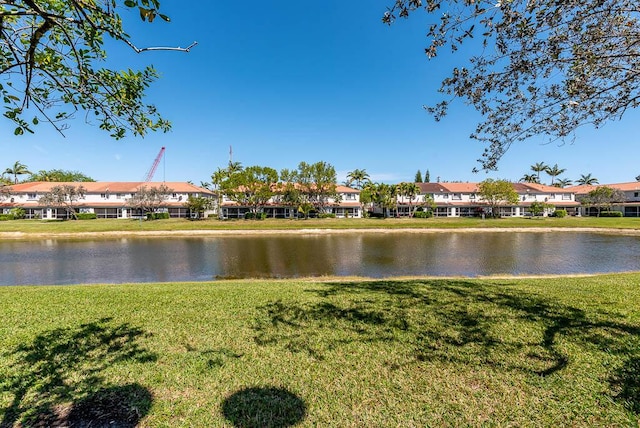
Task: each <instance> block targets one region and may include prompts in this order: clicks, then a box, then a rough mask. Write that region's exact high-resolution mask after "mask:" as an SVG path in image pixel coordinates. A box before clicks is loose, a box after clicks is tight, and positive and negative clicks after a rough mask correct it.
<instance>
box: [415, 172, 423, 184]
mask: <svg viewBox="0 0 640 428" xmlns="http://www.w3.org/2000/svg"><path fill="white" fill-rule="evenodd" d="M413 181H415V182H416V183H422V172H421V171H420V170H418V172H416V177H415V178H414V179H413Z"/></svg>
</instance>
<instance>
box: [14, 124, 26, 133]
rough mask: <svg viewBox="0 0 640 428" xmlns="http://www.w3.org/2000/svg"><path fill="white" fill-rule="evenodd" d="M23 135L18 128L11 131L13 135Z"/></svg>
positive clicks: (21, 130) (22, 131)
mask: <svg viewBox="0 0 640 428" xmlns="http://www.w3.org/2000/svg"><path fill="white" fill-rule="evenodd" d="M22 134H24V130H23V129H22V128H21V127H20V126H18V127H17V128H16V129H15V130H14V131H13V135H22Z"/></svg>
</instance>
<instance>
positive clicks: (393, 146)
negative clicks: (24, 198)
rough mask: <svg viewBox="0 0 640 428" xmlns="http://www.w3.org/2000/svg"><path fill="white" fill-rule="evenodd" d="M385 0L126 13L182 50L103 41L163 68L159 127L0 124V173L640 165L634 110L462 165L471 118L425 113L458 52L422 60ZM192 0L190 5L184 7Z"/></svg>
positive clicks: (420, 33) (130, 58)
mask: <svg viewBox="0 0 640 428" xmlns="http://www.w3.org/2000/svg"><path fill="white" fill-rule="evenodd" d="M391 2H392V0H375V1H371V0H369V1H365V0H353V1H345V0H341V1H338V0H324V1H322V2H300V1H294V0H280V1H277V2H264V1H255V0H247V1H243V2H219V1H206V2H198V3H197V7H196V6H189V7H186V6H185V4H187V3H185V2H179V1H175V0H173V1H170V0H163V1H162V2H161V3H162V11H163V13H165V14H167V15H169V16H170V17H171V19H172V21H171V22H170V23H165V22H162V21H158V22H154V23H153V24H151V25H149V24H146V23H142V22H140V20H139V18H138V17H137V15H136V14H135V13H134V12H133V11H131V12H130V11H124V12H123V18H124V21H125V27H126V29H127V30H128V32H129V34H131V36H132V39H133V42H134V43H135V44H136V45H138V46H139V47H147V46H182V47H185V46H187V45H189V44H190V43H191V42H193V41H197V42H198V46H197V47H195V48H194V49H193V50H192V51H191V52H190V53H180V52H146V53H143V54H135V53H134V52H133V51H132V50H130V49H129V48H127V47H124V46H120V45H115V44H113V45H111V44H110V45H109V59H108V63H107V65H108V66H110V67H113V68H123V67H131V68H139V67H143V66H145V65H149V64H151V65H154V66H155V67H156V69H157V70H158V71H159V73H160V74H161V77H160V79H159V80H158V81H156V82H155V83H154V85H153V86H152V87H151V88H150V90H149V92H148V101H149V102H150V103H153V104H155V105H156V107H157V108H158V109H159V111H160V112H161V113H162V115H163V116H164V117H165V118H167V119H169V120H170V121H171V122H172V124H173V129H172V131H171V132H169V133H167V134H162V133H151V134H149V135H148V136H146V137H145V138H134V137H127V138H125V139H124V140H119V141H115V140H112V139H111V138H110V137H109V136H108V134H107V133H105V132H103V131H100V130H99V129H98V128H97V127H96V126H90V125H87V124H85V123H84V115H83V114H79V115H78V117H77V120H75V121H73V122H72V123H71V128H70V129H69V130H67V131H66V133H65V135H66V136H65V137H63V136H61V135H59V134H58V133H56V132H55V131H54V130H53V129H52V128H50V127H48V126H47V125H46V124H44V123H42V124H40V125H39V126H38V127H37V128H36V129H37V131H36V133H35V134H34V135H25V136H19V137H16V136H14V135H13V132H12V130H13V126H12V124H11V123H10V122H8V121H6V120H0V132H1V133H2V135H4V136H5V138H4V139H3V140H2V142H1V143H0V144H2V147H1V149H2V165H1V167H2V169H4V168H6V167H7V166H10V165H13V163H14V162H15V161H21V162H22V163H24V164H26V165H27V166H28V167H29V168H30V169H31V170H32V171H37V170H43V169H54V168H60V169H70V170H79V171H82V172H84V173H85V174H87V175H89V176H91V177H93V178H94V179H96V180H103V181H139V180H142V179H143V177H144V175H145V173H146V172H147V170H148V169H149V167H150V166H151V164H152V163H153V160H154V158H155V157H156V155H157V153H158V152H159V150H160V148H161V147H163V146H164V147H166V153H165V159H164V161H163V162H162V163H161V165H160V167H159V169H158V171H157V173H156V175H155V180H156V181H158V180H163V179H165V180H167V181H187V180H190V181H193V182H194V183H196V184H198V183H200V182H201V181H209V179H210V176H211V173H212V172H213V171H214V170H215V169H216V168H217V167H224V166H225V165H226V163H227V162H228V160H229V147H230V146H232V147H233V160H234V161H239V162H241V163H242V164H243V165H244V166H250V165H264V166H270V167H273V168H275V169H277V170H280V169H282V168H295V167H296V166H297V165H298V163H299V162H301V161H305V162H309V163H311V162H316V161H326V162H329V163H330V164H332V165H333V166H334V167H335V168H336V170H337V171H338V178H339V180H341V181H342V180H344V177H345V176H346V174H347V172H348V171H351V170H353V169H356V168H359V169H365V170H366V171H367V172H368V173H369V174H370V176H371V178H372V179H373V180H374V181H384V182H400V181H411V180H413V178H414V176H415V173H416V171H417V170H418V169H420V170H421V171H422V172H423V173H424V171H425V170H426V169H428V170H429V171H430V174H431V181H435V180H436V179H437V177H440V179H441V180H443V181H481V180H483V179H485V178H487V177H492V178H507V179H511V180H514V181H517V180H518V179H519V178H520V177H522V175H523V174H524V173H528V172H530V171H529V167H530V165H532V164H533V163H535V162H545V163H547V164H555V163H557V164H558V165H559V166H560V167H563V168H566V169H567V172H566V173H565V174H564V175H563V176H562V177H563V178H570V179H573V180H575V179H576V178H578V177H579V176H580V174H587V173H591V174H593V175H594V176H595V177H597V178H598V179H599V180H600V182H601V183H613V182H625V181H634V177H635V176H636V175H638V174H640V166H638V162H637V156H638V154H639V151H638V149H637V148H636V135H637V131H636V129H635V124H636V123H637V121H638V119H640V114H639V113H638V112H630V113H629V114H628V115H627V116H626V117H625V119H624V120H623V121H621V122H615V123H610V124H607V125H606V126H605V127H604V128H602V129H600V130H593V129H591V128H584V129H582V130H580V131H579V132H578V133H577V135H576V138H575V141H574V142H573V143H566V144H562V143H560V144H559V143H552V144H543V143H544V141H543V140H530V141H528V142H526V143H521V144H518V145H517V146H514V147H512V148H511V150H510V151H509V152H508V153H507V155H506V156H504V158H503V159H502V161H501V162H500V164H499V170H498V171H497V172H490V173H489V174H486V173H484V172H480V173H478V174H473V173H472V172H471V170H472V169H473V168H474V167H476V166H478V163H477V162H476V159H478V158H479V157H480V155H481V153H482V150H483V146H482V144H481V143H478V142H476V141H474V140H471V139H469V135H470V134H471V132H472V131H473V130H474V128H475V126H476V124H477V122H478V120H479V118H480V117H479V115H478V114H477V113H476V112H475V111H474V110H473V109H472V108H471V107H468V106H466V105H464V104H463V103H457V104H455V105H454V108H453V109H452V110H451V111H450V114H449V115H448V116H447V118H446V119H445V120H443V121H441V122H435V121H434V120H433V119H432V118H431V117H430V116H429V115H428V114H427V113H426V112H425V111H424V110H423V108H422V106H423V105H425V104H433V103H435V102H437V101H438V100H439V97H438V95H439V94H438V93H437V88H438V87H439V84H440V81H441V79H442V78H443V77H445V76H446V75H447V74H448V72H449V71H450V70H451V68H452V67H454V66H456V65H458V66H459V65H460V64H462V61H463V57H462V56H455V55H454V56H452V55H446V54H444V53H443V54H441V55H440V56H438V57H437V58H436V59H435V60H431V61H429V60H427V58H426V57H425V55H424V53H423V52H424V48H425V47H426V46H427V44H428V41H427V40H426V38H425V33H426V29H427V27H428V25H429V23H430V22H431V20H432V19H433V18H432V17H429V16H427V15H425V14H415V15H414V16H413V17H412V18H411V19H409V20H401V21H398V22H397V23H396V24H394V25H393V26H391V27H388V26H386V25H384V24H382V23H381V20H380V18H381V17H382V15H383V13H384V11H385V7H386V6H387V5H389V4H390V3H391ZM189 4H194V3H189Z"/></svg>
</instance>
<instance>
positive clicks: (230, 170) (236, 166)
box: [226, 161, 242, 177]
mask: <svg viewBox="0 0 640 428" xmlns="http://www.w3.org/2000/svg"><path fill="white" fill-rule="evenodd" d="M240 171H242V162H231V161H229V164H228V165H227V169H226V173H227V177H231V176H232V175H233V174H235V173H236V172H240Z"/></svg>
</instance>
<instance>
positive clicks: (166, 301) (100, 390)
mask: <svg viewBox="0 0 640 428" xmlns="http://www.w3.org/2000/svg"><path fill="white" fill-rule="evenodd" d="M639 284H640V274H616V275H604V276H596V277H585V278H564V277H563V278H540V279H524V278H519V279H509V280H506V279H500V280H497V279H486V280H484V279H483V280H466V279H424V280H397V281H392V280H378V281H357V280H350V281H346V280H338V281H335V282H326V283H323V282H319V281H303V280H299V281H294V280H287V281H229V282H226V281H223V282H214V283H191V284H135V285H91V286H88V285H87V286H64V287H0V426H2V427H4V426H7V427H10V426H17V425H20V424H21V425H22V426H33V425H37V424H40V426H50V425H55V423H62V425H64V424H68V425H73V424H74V423H76V424H80V425H81V424H82V423H84V424H85V425H82V426H89V425H87V424H88V423H91V425H90V426H96V425H100V423H101V422H102V423H103V425H106V424H107V423H109V421H111V422H115V423H120V425H119V426H133V425H135V424H136V423H137V424H139V425H140V426H152V427H175V426H203V427H204V426H206V427H216V426H243V427H252V426H290V425H293V424H295V423H298V424H300V426H340V427H349V426H362V427H372V426H379V427H387V426H523V427H526V426H531V427H540V426H549V427H551V426H584V427H587V426H588V427H591V426H637V425H638V423H639V419H640V286H639ZM105 421H106V422H105ZM65 426H66V425H65Z"/></svg>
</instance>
